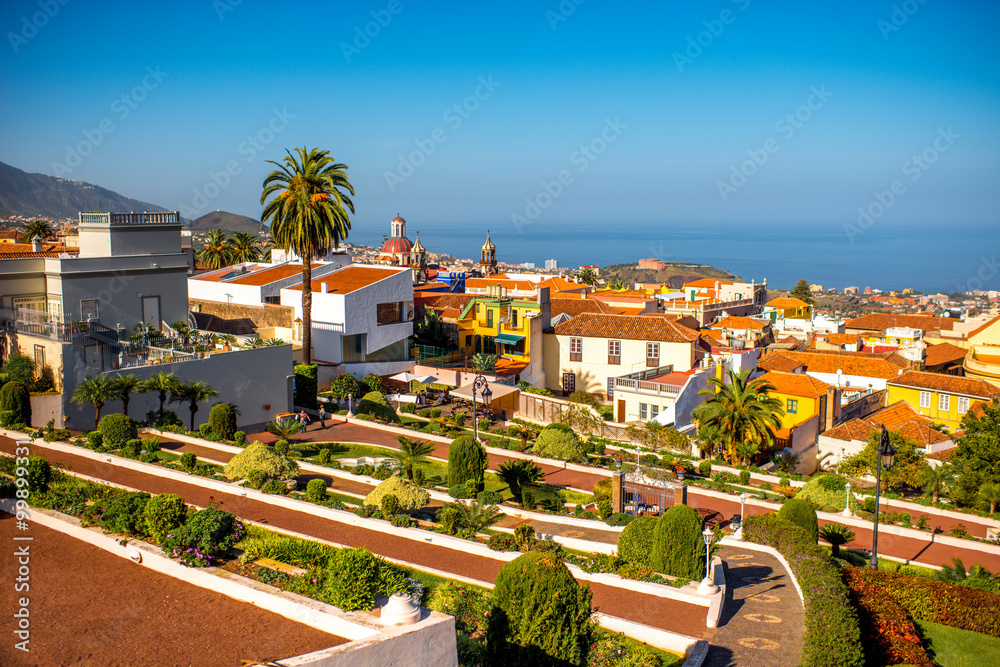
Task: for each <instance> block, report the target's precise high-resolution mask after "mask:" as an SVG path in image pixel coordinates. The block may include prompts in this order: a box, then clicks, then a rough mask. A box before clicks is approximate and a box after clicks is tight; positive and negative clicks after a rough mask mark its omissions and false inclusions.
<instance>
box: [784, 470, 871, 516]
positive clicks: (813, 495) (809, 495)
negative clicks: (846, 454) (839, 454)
mask: <svg viewBox="0 0 1000 667" xmlns="http://www.w3.org/2000/svg"><path fill="white" fill-rule="evenodd" d="M795 497H796V498H797V499H800V500H805V501H807V502H809V503H810V504H812V505H814V506H815V507H833V508H836V511H838V512H839V511H841V510H843V509H844V503H845V502H846V501H847V480H846V479H844V478H843V477H840V476H839V475H820V476H818V477H813V478H812V479H810V480H809V481H808V482H806V483H805V485H804V486H803V487H802V488H800V489H799V490H798V492H797V493H796V494H795ZM862 509H864V508H863V507H862V506H861V504H860V503H859V502H858V500H857V498H855V497H854V494H853V493H851V511H852V512H855V513H857V512H858V511H860V510H862ZM873 509H874V507H873Z"/></svg>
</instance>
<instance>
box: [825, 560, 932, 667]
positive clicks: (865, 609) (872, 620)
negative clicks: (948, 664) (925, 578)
mask: <svg viewBox="0 0 1000 667" xmlns="http://www.w3.org/2000/svg"><path fill="white" fill-rule="evenodd" d="M862 572H864V570H859V569H858V568H847V569H846V570H845V572H844V580H845V581H846V582H847V586H848V588H850V589H851V594H852V598H853V600H854V603H855V604H856V605H857V607H858V614H859V616H860V619H861V626H862V632H863V636H864V642H865V646H866V647H868V649H867V650H868V659H869V661H870V662H874V661H875V660H877V661H878V662H877V663H875V664H879V665H901V664H905V665H919V666H920V667H932V665H933V664H934V663H933V661H932V660H931V658H930V656H929V655H928V654H927V651H926V649H925V648H924V646H923V644H922V643H921V640H920V633H919V630H918V628H917V626H916V624H915V623H914V622H913V619H912V618H911V617H910V614H909V613H908V612H907V611H906V609H904V608H903V607H902V605H900V604H899V603H898V602H896V600H895V599H894V598H893V596H892V594H891V593H889V592H887V591H886V590H885V588H884V587H883V586H880V585H878V584H876V583H874V582H872V581H870V580H869V579H868V578H867V577H865V576H863V575H862V574H861V573H862ZM875 653H877V654H878V655H875Z"/></svg>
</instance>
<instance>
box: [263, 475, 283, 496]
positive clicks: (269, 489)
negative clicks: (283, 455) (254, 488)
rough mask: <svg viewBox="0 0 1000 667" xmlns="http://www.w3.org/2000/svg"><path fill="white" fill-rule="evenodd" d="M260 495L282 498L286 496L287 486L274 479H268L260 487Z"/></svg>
mask: <svg viewBox="0 0 1000 667" xmlns="http://www.w3.org/2000/svg"><path fill="white" fill-rule="evenodd" d="M260 490H261V493H267V494H269V495H272V496H284V495H287V494H288V486H287V485H286V484H285V483H284V482H279V481H278V480H276V479H269V480H267V481H266V482H264V483H263V484H261V486H260Z"/></svg>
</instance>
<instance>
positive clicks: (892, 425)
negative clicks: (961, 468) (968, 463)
mask: <svg viewBox="0 0 1000 667" xmlns="http://www.w3.org/2000/svg"><path fill="white" fill-rule="evenodd" d="M931 423H932V422H931V420H930V419H927V418H926V417H924V416H923V415H921V414H919V413H917V411H916V410H914V409H913V408H912V407H911V406H910V405H909V404H908V403H906V402H905V401H898V402H896V403H893V404H892V405H890V406H888V407H885V408H882V409H881V410H879V411H878V412H875V413H873V414H871V415H868V416H867V417H865V418H864V419H852V420H850V421H848V422H845V423H843V424H840V425H839V426H835V427H834V428H832V429H829V430H828V431H826V432H825V433H824V434H823V435H825V436H827V437H829V438H836V439H837V440H860V441H865V440H867V439H868V438H870V437H871V436H872V435H873V434H875V433H878V432H879V431H880V430H881V429H882V425H883V424H884V425H885V427H886V429H888V430H890V431H899V432H900V433H901V434H902V435H903V437H905V438H908V439H910V440H913V441H914V442H916V443H917V444H918V445H919V446H921V447H926V446H927V445H936V444H938V443H942V442H948V441H949V440H951V439H952V437H951V436H949V435H945V434H944V433H941V432H940V431H936V430H934V429H932V428H931V427H930V424H931Z"/></svg>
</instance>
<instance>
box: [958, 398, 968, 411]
mask: <svg viewBox="0 0 1000 667" xmlns="http://www.w3.org/2000/svg"><path fill="white" fill-rule="evenodd" d="M968 411H969V398H968V396H959V397H958V414H960V415H964V414H965V413H966V412H968Z"/></svg>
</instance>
